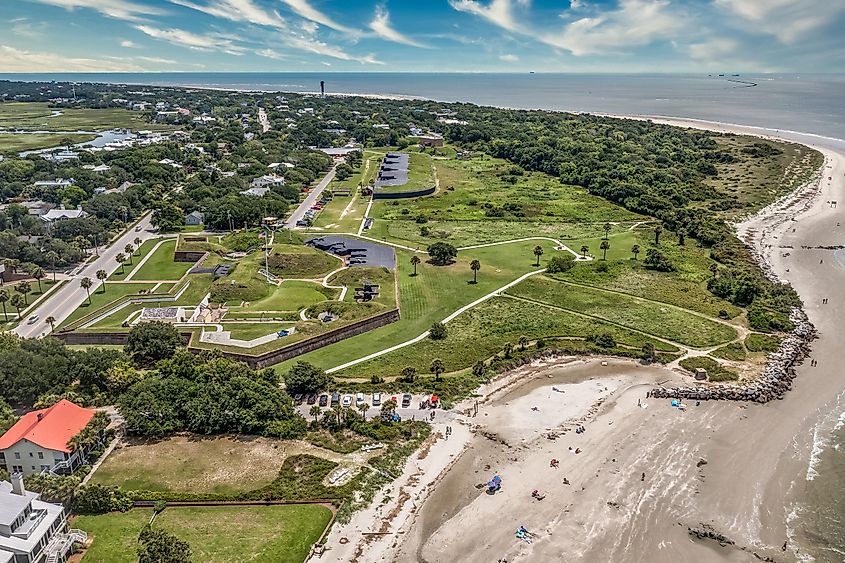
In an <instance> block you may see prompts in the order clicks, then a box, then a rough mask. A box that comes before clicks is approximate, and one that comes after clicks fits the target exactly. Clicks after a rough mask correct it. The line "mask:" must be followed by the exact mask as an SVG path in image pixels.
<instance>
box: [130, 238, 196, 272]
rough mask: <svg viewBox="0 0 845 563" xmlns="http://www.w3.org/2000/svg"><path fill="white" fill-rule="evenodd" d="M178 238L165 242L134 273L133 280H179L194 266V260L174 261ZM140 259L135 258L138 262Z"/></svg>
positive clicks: (136, 262)
mask: <svg viewBox="0 0 845 563" xmlns="http://www.w3.org/2000/svg"><path fill="white" fill-rule="evenodd" d="M175 250H176V239H173V240H168V241H166V242H163V243H162V244H161V246H159V247H158V249H157V250H156V251H155V252H154V253H153V255H152V256H150V258H149V259H148V260H147V261H146V262H145V263H144V265H143V266H141V269H140V270H138V271H137V272H135V273H134V275H133V276H132V280H133V281H135V280H178V279H181V278H182V276H184V275H185V273H186V272H187V271H188V270H190V269H191V268H193V266H194V264H193V263H192V262H174V261H173V253H174V251H175ZM138 263H139V260H135V264H138Z"/></svg>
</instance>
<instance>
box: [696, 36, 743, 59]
mask: <svg viewBox="0 0 845 563" xmlns="http://www.w3.org/2000/svg"><path fill="white" fill-rule="evenodd" d="M739 47H740V45H739V42H738V41H737V40H736V39H732V38H730V37H714V38H712V39H708V40H707V41H703V42H701V43H693V44H691V45H690V46H689V47H688V49H689V54H690V57H692V58H693V59H695V60H699V61H714V62H718V61H720V60H722V59H724V58H725V57H727V56H729V55H732V54H734V53H736V52H737V51H738V50H739Z"/></svg>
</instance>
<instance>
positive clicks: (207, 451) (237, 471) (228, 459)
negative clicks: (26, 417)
mask: <svg viewBox="0 0 845 563" xmlns="http://www.w3.org/2000/svg"><path fill="white" fill-rule="evenodd" d="M284 445H285V442H283V441H282V440H274V439H271V438H260V437H255V436H214V437H205V436H194V435H177V436H173V437H170V438H167V439H165V440H159V441H150V442H146V443H144V442H140V441H139V442H137V443H136V442H133V443H132V444H131V445H121V446H120V447H118V448H116V449H115V450H114V451H113V452H112V453H111V455H109V457H108V458H106V461H105V462H104V463H103V465H102V466H101V467H100V469H99V470H97V472H96V473H95V474H94V477H92V480H93V482H95V483H102V484H104V485H120V486H121V487H122V488H124V489H127V490H148V491H186V492H192V493H219V494H233V493H237V492H243V491H251V490H253V489H257V488H259V487H263V486H265V485H268V484H270V483H271V482H272V481H273V479H275V478H276V475H277V474H278V472H279V468H280V467H281V466H282V463H283V462H284V460H285V457H286V456H287V453H286V449H285V447H284Z"/></svg>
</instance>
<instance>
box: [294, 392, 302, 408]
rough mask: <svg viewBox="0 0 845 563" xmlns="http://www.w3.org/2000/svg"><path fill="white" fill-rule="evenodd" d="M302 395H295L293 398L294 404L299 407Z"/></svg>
mask: <svg viewBox="0 0 845 563" xmlns="http://www.w3.org/2000/svg"><path fill="white" fill-rule="evenodd" d="M302 399H303V395H302V393H297V394H296V395H294V396H293V402H294V404H297V405H301V404H302Z"/></svg>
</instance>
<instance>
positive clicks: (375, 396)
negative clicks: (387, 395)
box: [373, 393, 381, 407]
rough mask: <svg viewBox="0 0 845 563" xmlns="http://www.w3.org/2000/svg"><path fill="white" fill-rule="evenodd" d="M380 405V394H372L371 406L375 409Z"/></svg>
mask: <svg viewBox="0 0 845 563" xmlns="http://www.w3.org/2000/svg"><path fill="white" fill-rule="evenodd" d="M380 404H381V393H373V406H374V407H377V406H379V405H380Z"/></svg>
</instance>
